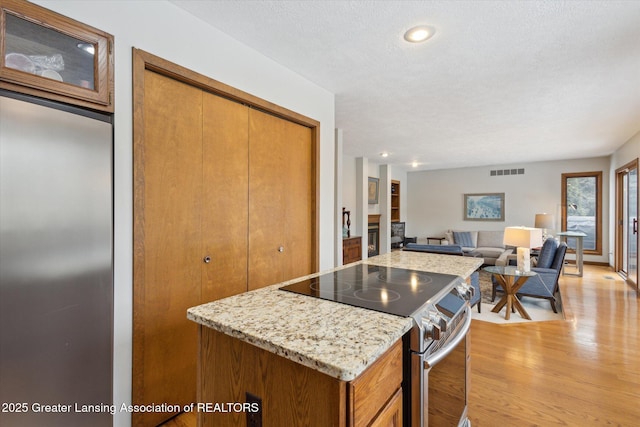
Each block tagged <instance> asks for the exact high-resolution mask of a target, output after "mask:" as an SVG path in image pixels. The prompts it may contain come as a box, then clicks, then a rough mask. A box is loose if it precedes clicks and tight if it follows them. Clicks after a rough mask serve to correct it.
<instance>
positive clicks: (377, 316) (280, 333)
mask: <svg viewBox="0 0 640 427" xmlns="http://www.w3.org/2000/svg"><path fill="white" fill-rule="evenodd" d="M360 263H366V264H373V265H380V266H389V267H397V268H406V269H412V270H421V271H431V272H435V273H445V274H454V275H458V276H462V277H464V278H466V277H468V276H469V275H471V273H473V272H474V271H475V270H476V269H477V268H478V267H480V265H481V264H482V258H468V257H459V256H453V255H436V254H425V253H418V252H403V251H395V252H391V253H387V254H384V255H379V256H376V257H373V258H369V259H367V260H365V261H360ZM353 265H354V264H348V265H346V266H342V267H338V268H335V269H331V270H328V271H323V272H320V273H315V274H311V275H309V276H304V277H300V278H297V279H294V280H290V281H287V282H283V283H279V284H276V285H272V286H268V287H265V288H262V289H258V290H255V291H251V292H246V293H242V294H239V295H235V296H232V297H229V298H224V299H221V300H218V301H214V302H210V303H207V304H202V305H199V306H197V307H192V308H190V309H189V310H188V311H187V318H188V319H190V320H193V321H194V322H196V323H199V324H201V325H204V326H207V327H210V328H212V329H214V330H216V331H220V332H223V333H225V334H227V335H230V336H232V337H235V338H238V339H240V340H242V341H245V342H248V343H250V344H253V345H255V346H257V347H260V348H262V349H264V350H267V351H270V352H272V353H275V354H277V355H279V356H282V357H285V358H287V359H290V360H293V361H294V362H297V363H300V364H302V365H304V366H307V367H310V368H312V369H316V370H318V371H320V372H323V373H325V374H327V375H330V376H332V377H334V378H337V379H340V380H344V381H351V380H353V379H355V378H356V377H357V376H358V375H360V374H361V373H362V372H363V371H364V370H365V369H366V368H367V367H368V366H370V365H371V364H372V363H373V362H374V361H375V360H376V359H378V357H380V356H381V355H382V354H384V352H385V351H386V350H387V349H389V348H390V347H391V345H392V344H393V343H395V342H396V341H397V340H398V339H400V338H401V337H402V336H403V335H404V334H405V333H406V332H407V331H409V330H410V329H411V327H412V326H413V320H412V319H411V318H410V317H399V316H395V315H391V314H385V313H380V312H377V311H373V310H367V309H364V308H359V307H353V306H350V305H346V304H341V303H336V302H332V301H326V300H322V299H319V298H313V297H310V296H306V295H300V294H296V293H292V292H285V291H281V290H279V288H281V287H282V286H285V285H287V284H291V283H294V282H299V281H301V280H306V279H309V278H311V277H316V276H319V275H321V274H325V273H328V272H331V271H335V270H339V269H342V268H346V267H350V266H353Z"/></svg>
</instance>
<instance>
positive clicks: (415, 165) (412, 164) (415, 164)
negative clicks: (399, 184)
mask: <svg viewBox="0 0 640 427" xmlns="http://www.w3.org/2000/svg"><path fill="white" fill-rule="evenodd" d="M418 165H419V163H418V162H413V163H411V166H412V167H414V168H417V167H418Z"/></svg>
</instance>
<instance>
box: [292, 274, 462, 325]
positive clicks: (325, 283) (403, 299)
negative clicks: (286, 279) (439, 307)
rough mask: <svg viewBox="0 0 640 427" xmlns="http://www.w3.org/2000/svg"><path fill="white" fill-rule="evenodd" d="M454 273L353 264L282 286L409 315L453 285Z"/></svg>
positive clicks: (329, 298)
mask: <svg viewBox="0 0 640 427" xmlns="http://www.w3.org/2000/svg"><path fill="white" fill-rule="evenodd" d="M457 279H458V276H454V275H451V274H441V273H430V272H425V271H416V270H407V269H404V268H395V267H382V266H377V265H369V264H357V265H354V266H352V267H347V268H344V269H342V270H337V271H334V272H332V273H327V274H322V275H320V276H318V277H314V278H312V279H307V280H303V281H301V282H297V283H294V284H292V285H287V286H283V287H282V288H280V289H282V290H285V291H290V292H295V293H298V294H303V295H308V296H312V297H316V298H321V299H325V300H329V301H335V302H340V303H343V304H349V305H353V306H356V307H362V308H368V309H371V310H376V311H381V312H383V313H389V314H395V315H397V316H411V315H412V314H414V313H415V312H417V311H418V310H419V309H420V308H421V307H422V306H423V305H424V304H425V303H427V302H431V303H436V302H437V301H436V300H439V299H441V298H443V297H444V296H445V295H446V294H447V293H448V292H449V290H450V289H451V288H452V287H453V286H454V284H455V283H456V281H457Z"/></svg>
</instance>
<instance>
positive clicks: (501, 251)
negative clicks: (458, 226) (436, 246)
mask: <svg viewBox="0 0 640 427" xmlns="http://www.w3.org/2000/svg"><path fill="white" fill-rule="evenodd" d="M503 241H504V230H496V231H462V230H448V231H447V232H446V233H445V241H443V242H442V243H443V244H447V245H459V246H461V247H462V250H463V252H464V253H466V254H470V253H474V254H475V255H476V256H478V257H480V258H484V263H485V264H487V265H507V263H508V257H509V255H511V254H512V253H513V248H512V247H506V246H505V245H504V242H503Z"/></svg>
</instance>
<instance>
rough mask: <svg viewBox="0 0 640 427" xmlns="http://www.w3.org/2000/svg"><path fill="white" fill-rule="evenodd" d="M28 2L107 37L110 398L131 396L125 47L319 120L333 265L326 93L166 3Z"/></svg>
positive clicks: (330, 102) (326, 248)
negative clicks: (111, 193) (111, 72)
mask: <svg viewBox="0 0 640 427" xmlns="http://www.w3.org/2000/svg"><path fill="white" fill-rule="evenodd" d="M34 3H37V4H40V5H42V6H44V7H46V8H48V9H51V10H53V11H56V12H58V13H61V14H63V15H66V16H69V17H71V18H74V19H77V20H79V21H81V22H84V23H86V24H89V25H92V26H94V27H97V28H100V29H101V30H104V31H106V32H108V33H111V34H113V35H114V36H115V152H114V162H115V248H114V250H115V254H114V256H115V272H114V273H115V291H114V293H115V295H114V298H115V324H114V328H115V335H114V346H115V349H114V368H115V374H114V402H115V403H116V404H117V405H119V404H121V403H122V402H130V400H131V347H132V345H131V327H132V314H131V313H132V224H133V218H132V210H133V208H132V199H133V194H132V160H133V157H132V91H131V87H132V75H131V48H132V47H136V48H140V49H143V50H146V51H148V52H150V53H152V54H155V55H157V56H160V57H162V58H164V59H167V60H169V61H172V62H175V63H177V64H179V65H181V66H184V67H187V68H189V69H191V70H194V71H196V72H198V73H201V74H203V75H205V76H208V77H211V78H213V79H216V80H218V81H221V82H223V83H225V84H228V85H230V86H233V87H236V88H238V89H240V90H243V91H245V92H248V93H250V94H252V95H255V96H258V97H260V98H263V99H265V100H268V101H270V102H272V103H274V104H277V105H280V106H282V107H285V108H288V109H290V110H293V111H296V112H298V113H300V114H303V115H305V116H308V117H311V118H313V119H315V120H317V121H319V122H320V123H321V129H320V138H321V141H320V181H321V182H320V212H319V215H320V236H321V238H320V269H321V270H323V269H327V268H330V267H332V266H333V265H334V255H333V254H334V239H333V235H334V231H333V230H334V208H333V206H334V200H333V194H334V188H333V180H334V169H333V164H334V127H335V125H334V114H335V111H334V96H333V94H331V93H329V92H327V91H326V90H324V89H322V88H320V87H319V86H317V85H315V84H313V83H311V82H309V81H308V80H306V79H304V78H302V77H301V76H299V75H297V74H295V73H293V72H291V71H289V70H287V69H286V68H284V67H282V66H280V65H279V64H277V63H275V62H273V61H272V60H270V59H268V58H266V57H265V56H263V55H261V54H260V53H258V52H256V51H254V50H251V49H249V48H248V47H247V46H245V45H243V44H241V43H239V42H237V41H235V40H234V39H232V38H230V37H228V36H227V35H226V34H224V33H222V32H220V31H218V30H216V29H215V28H213V27H210V26H208V25H206V24H205V23H204V22H203V21H201V20H200V19H198V18H196V17H194V16H192V15H189V14H187V13H186V12H183V11H182V10H181V9H178V8H177V7H175V6H174V5H172V4H171V3H168V2H166V1H160V0H155V1H138V0H128V1H74V0H71V1H70V0H35V1H34ZM159 403H160V402H159ZM166 403H172V402H166ZM115 425H116V426H128V425H130V417H129V416H128V414H126V413H125V414H121V413H117V414H116V416H115Z"/></svg>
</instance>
